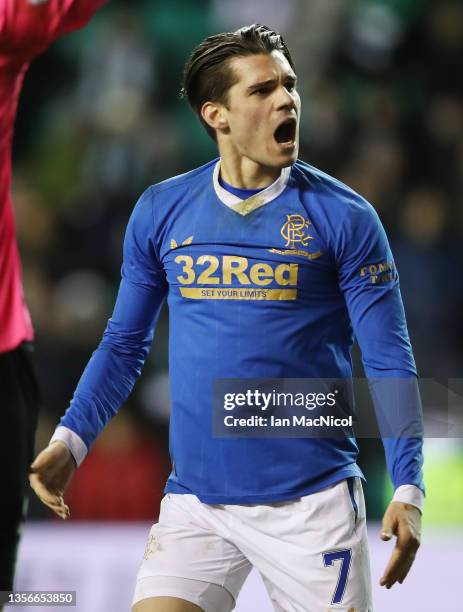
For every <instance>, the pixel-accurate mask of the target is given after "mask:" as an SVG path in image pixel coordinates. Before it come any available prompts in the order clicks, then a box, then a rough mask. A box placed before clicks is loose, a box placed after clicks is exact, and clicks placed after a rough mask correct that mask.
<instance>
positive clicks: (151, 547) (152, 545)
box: [143, 535, 158, 561]
mask: <svg viewBox="0 0 463 612" xmlns="http://www.w3.org/2000/svg"><path fill="white" fill-rule="evenodd" d="M157 550H158V543H157V541H156V538H155V537H154V535H150V537H149V539H148V543H147V544H146V548H145V553H144V555H143V559H144V560H145V561H148V559H149V558H150V556H151V555H152V554H153V553H155V552H156V551H157Z"/></svg>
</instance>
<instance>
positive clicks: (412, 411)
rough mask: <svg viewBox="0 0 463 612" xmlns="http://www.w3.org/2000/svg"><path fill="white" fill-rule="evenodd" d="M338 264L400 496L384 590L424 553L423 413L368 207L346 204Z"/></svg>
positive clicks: (390, 517) (391, 520) (386, 522)
mask: <svg viewBox="0 0 463 612" xmlns="http://www.w3.org/2000/svg"><path fill="white" fill-rule="evenodd" d="M341 227H342V230H341V232H340V234H339V237H338V243H337V253H336V259H337V263H338V274H339V285H340V287H341V290H342V292H343V294H344V297H345V300H346V304H347V308H348V311H349V316H350V319H351V321H352V325H353V328H354V332H355V336H356V338H357V341H358V343H359V346H360V349H361V352H362V361H363V364H364V368H365V373H366V376H367V378H368V380H369V385H370V391H371V393H372V397H373V402H374V406H375V412H376V415H377V419H378V423H379V427H380V431H381V436H382V441H383V445H384V449H385V455H386V463H387V467H388V471H389V474H390V476H391V479H392V482H393V484H394V488H395V493H394V496H393V499H392V501H391V503H390V505H389V507H388V508H387V511H386V513H385V515H384V519H383V529H382V533H381V537H382V539H383V540H390V539H391V538H392V536H393V535H395V536H396V538H397V539H396V546H395V548H394V551H393V553H392V556H391V559H390V561H389V563H388V565H387V567H386V570H385V572H384V575H383V577H382V578H381V581H380V584H381V585H382V586H386V588H390V587H391V586H392V585H393V584H394V583H395V582H400V583H402V582H403V580H404V579H405V577H406V576H407V574H408V572H409V570H410V567H411V565H412V563H413V560H414V558H415V554H416V551H417V550H418V547H419V546H420V537H421V512H422V506H423V500H424V485H423V476H422V465H423V453H422V444H423V438H422V410H421V401H420V394H419V389H418V379H417V373H416V367H415V361H414V358H413V352H412V348H411V344H410V340H409V336H408V331H407V325H406V320H405V313H404V308H403V303H402V298H401V295H400V289H399V279H398V274H397V270H396V268H395V263H394V259H393V256H392V253H391V250H390V247H389V244H388V241H387V237H386V234H385V232H384V229H383V227H382V225H381V222H380V220H379V218H378V215H377V214H376V212H375V211H374V209H373V208H372V207H371V206H370V205H369V204H368V203H367V202H365V201H364V200H361V199H360V198H359V200H355V201H352V202H351V203H349V205H348V207H347V214H346V217H345V218H344V220H343V222H342V224H341Z"/></svg>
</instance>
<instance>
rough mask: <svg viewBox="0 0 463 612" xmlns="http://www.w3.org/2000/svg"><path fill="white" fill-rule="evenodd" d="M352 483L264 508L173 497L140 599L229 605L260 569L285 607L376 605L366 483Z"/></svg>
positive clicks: (360, 609)
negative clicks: (153, 598)
mask: <svg viewBox="0 0 463 612" xmlns="http://www.w3.org/2000/svg"><path fill="white" fill-rule="evenodd" d="M349 480H350V482H348V480H343V481H341V482H339V483H336V484H335V485H332V486H330V487H328V488H326V489H323V490H322V491H318V492H317V493H312V494H311V495H306V496H305V497H301V498H298V499H296V500H291V501H282V502H274V503H270V504H262V505H261V504H249V505H234V504H226V505H224V504H213V505H211V504H204V503H202V502H200V501H199V500H198V498H197V497H196V496H194V495H178V494H172V493H169V494H167V495H166V496H165V497H164V499H163V501H162V504H161V514H160V517H159V522H158V523H157V524H156V525H153V527H152V528H151V531H150V534H149V538H148V543H147V546H146V550H145V554H144V557H143V560H142V563H141V567H140V570H139V572H138V576H137V583H136V587H135V595H134V599H133V602H134V603H136V602H137V601H140V600H142V599H145V598H148V597H156V596H171V597H179V598H181V599H186V600H187V601H191V602H192V603H194V604H196V605H198V606H199V607H200V608H202V609H203V610H204V611H205V612H229V611H230V610H232V609H233V608H234V606H235V601H236V599H237V597H238V594H239V592H240V589H241V587H242V586H243V583H244V581H245V580H246V578H247V576H248V574H249V572H250V570H251V567H252V566H254V567H256V568H257V569H258V570H259V572H260V574H261V576H262V578H263V581H264V583H265V586H266V588H267V591H268V593H269V596H270V598H271V600H272V602H273V605H274V608H275V610H277V611H278V612H283V611H284V612H329V611H331V610H332V611H333V612H334V611H338V610H340V611H345V612H372V610H373V606H372V600H371V578H370V562H369V553H368V542H367V530H366V517H365V502H364V498H363V490H362V484H361V481H360V479H359V478H354V479H349Z"/></svg>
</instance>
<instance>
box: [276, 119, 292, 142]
mask: <svg viewBox="0 0 463 612" xmlns="http://www.w3.org/2000/svg"><path fill="white" fill-rule="evenodd" d="M296 129H297V121H296V119H295V118H294V117H291V118H290V119H286V120H285V121H283V122H282V123H280V125H279V126H278V127H277V129H276V130H275V132H274V134H273V137H274V138H275V140H276V141H277V143H278V144H279V145H282V146H283V147H292V146H294V144H295V142H296Z"/></svg>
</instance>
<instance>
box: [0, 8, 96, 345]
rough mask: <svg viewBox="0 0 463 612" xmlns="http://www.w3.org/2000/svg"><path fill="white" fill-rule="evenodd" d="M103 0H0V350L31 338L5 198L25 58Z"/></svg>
mask: <svg viewBox="0 0 463 612" xmlns="http://www.w3.org/2000/svg"><path fill="white" fill-rule="evenodd" d="M105 1H106V0H0V353H3V352H6V351H9V350H11V349H13V348H15V347H17V346H18V345H19V344H21V342H23V341H25V340H32V339H33V336H34V332H33V329H32V323H31V318H30V315H29V311H28V309H27V306H26V303H25V301H24V294H23V288H22V282H21V263H20V260H19V253H18V245H17V242H16V233H15V222H14V215H13V207H12V202H11V193H10V187H11V148H12V142H13V127H14V121H15V117H16V110H17V106H18V99H19V94H20V92H21V87H22V83H23V79H24V75H25V73H26V71H27V68H28V66H29V63H30V61H31V60H32V59H33V58H34V57H35V56H36V55H38V54H39V53H41V52H43V51H44V50H45V49H46V48H47V47H48V45H49V44H50V43H51V42H53V41H54V40H55V39H56V38H58V36H62V35H63V34H66V33H68V32H71V31H72V30H77V29H78V28H80V27H82V26H84V25H85V24H86V23H87V21H88V20H89V19H90V17H91V16H92V15H93V13H94V12H95V11H96V10H97V9H98V8H99V7H100V6H101V5H102V4H104V2H105Z"/></svg>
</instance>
